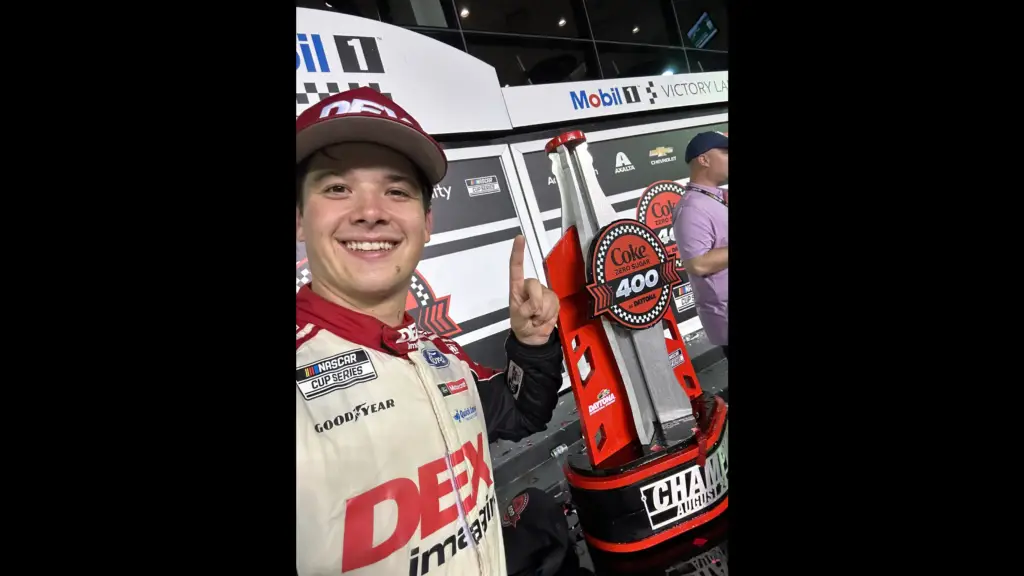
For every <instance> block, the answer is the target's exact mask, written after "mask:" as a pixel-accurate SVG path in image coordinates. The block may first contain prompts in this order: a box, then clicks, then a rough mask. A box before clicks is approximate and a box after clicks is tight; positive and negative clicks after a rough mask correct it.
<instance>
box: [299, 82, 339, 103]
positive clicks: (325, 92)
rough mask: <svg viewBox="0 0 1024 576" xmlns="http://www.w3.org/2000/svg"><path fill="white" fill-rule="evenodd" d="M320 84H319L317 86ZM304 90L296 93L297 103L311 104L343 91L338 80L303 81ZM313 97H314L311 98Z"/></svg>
mask: <svg viewBox="0 0 1024 576" xmlns="http://www.w3.org/2000/svg"><path fill="white" fill-rule="evenodd" d="M318 84H319V86H317V85H318ZM321 88H322V89H321ZM302 90H303V92H301V93H300V92H297V93H296V94H295V103H296V104H310V103H312V102H319V101H321V100H323V99H324V98H330V97H331V96H333V95H335V94H337V93H339V92H341V88H340V87H339V86H338V83H337V82H303V83H302ZM311 98H312V99H311Z"/></svg>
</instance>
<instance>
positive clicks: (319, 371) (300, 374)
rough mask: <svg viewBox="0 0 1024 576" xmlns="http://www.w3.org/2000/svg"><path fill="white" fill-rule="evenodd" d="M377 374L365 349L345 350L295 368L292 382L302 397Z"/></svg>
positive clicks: (357, 381) (339, 388)
mask: <svg viewBox="0 0 1024 576" xmlns="http://www.w3.org/2000/svg"><path fill="white" fill-rule="evenodd" d="M376 377H377V370H376V369H375V368H374V366H373V362H371V361H370V356H369V355H368V354H367V353H366V350H363V349H357V350H348V351H346V352H342V353H341V354H336V355H334V356H331V357H330V358H324V359H323V360H319V361H317V362H314V363H312V364H307V365H305V366H300V367H299V368H296V369H295V385H296V386H298V387H299V392H301V393H302V397H303V398H305V399H306V400H312V399H314V398H319V397H321V396H323V395H324V394H329V393H331V392H334V391H336V390H344V389H346V388H351V387H352V386H355V385H356V384H359V383H360V382H367V381H369V380H373V379H375V378H376Z"/></svg>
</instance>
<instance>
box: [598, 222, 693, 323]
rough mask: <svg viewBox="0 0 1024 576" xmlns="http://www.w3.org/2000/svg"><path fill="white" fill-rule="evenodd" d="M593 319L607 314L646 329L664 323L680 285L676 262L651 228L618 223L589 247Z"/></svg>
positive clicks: (635, 223)
mask: <svg viewBox="0 0 1024 576" xmlns="http://www.w3.org/2000/svg"><path fill="white" fill-rule="evenodd" d="M589 256H590V258H589V259H590V265H589V270H588V272H589V277H590V282H589V283H588V285H587V291H589V292H590V295H591V298H592V300H593V308H592V316H595V317H596V316H598V315H600V314H608V315H609V316H610V317H611V319H612V320H614V321H615V322H617V323H618V324H620V325H622V326H625V327H626V328H629V329H632V330H641V329H643V328H647V327H648V326H652V325H654V324H655V323H657V322H658V321H660V320H661V317H662V316H664V314H665V311H667V310H668V306H669V302H670V301H671V292H672V286H673V285H675V284H678V283H680V282H681V279H680V278H679V273H678V272H677V271H676V266H675V261H674V259H672V258H671V257H670V256H669V254H668V251H667V250H666V249H665V246H664V245H663V244H662V243H661V241H660V240H658V237H657V236H656V235H655V234H654V232H653V231H652V230H651V229H650V228H648V227H647V226H645V225H643V224H641V223H639V222H637V221H636V220H616V221H615V222H612V223H611V224H609V225H607V226H605V227H604V228H603V229H602V230H601V231H600V232H598V233H597V236H596V237H595V238H594V242H593V243H592V244H591V245H590V254H589Z"/></svg>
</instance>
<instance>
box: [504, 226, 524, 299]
mask: <svg viewBox="0 0 1024 576" xmlns="http://www.w3.org/2000/svg"><path fill="white" fill-rule="evenodd" d="M525 248H526V237H525V236H523V235H522V234H520V235H518V236H516V239H515V240H514V241H513V242H512V256H511V257H509V259H508V282H509V284H510V285H512V286H518V285H521V284H522V283H523V258H524V253H525Z"/></svg>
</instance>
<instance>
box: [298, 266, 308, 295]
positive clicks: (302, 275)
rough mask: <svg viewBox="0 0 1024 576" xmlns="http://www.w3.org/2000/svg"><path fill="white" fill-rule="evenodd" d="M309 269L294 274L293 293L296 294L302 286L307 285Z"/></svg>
mask: <svg viewBox="0 0 1024 576" xmlns="http://www.w3.org/2000/svg"><path fill="white" fill-rule="evenodd" d="M309 280H310V277H309V268H303V269H302V270H299V271H298V272H296V273H295V293H296V294H298V293H299V290H301V289H302V287H303V286H305V285H306V284H309Z"/></svg>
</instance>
